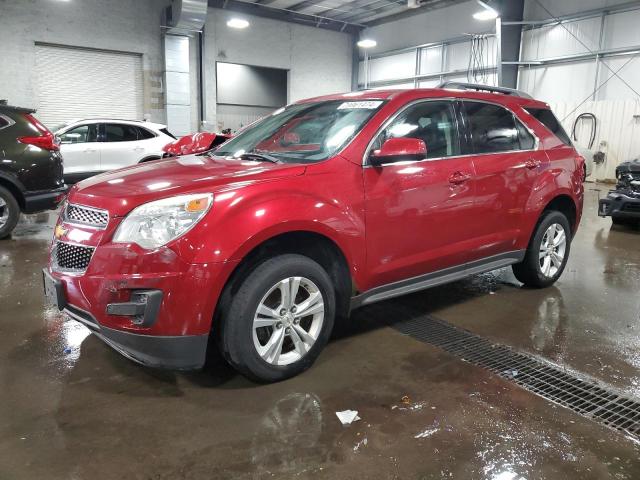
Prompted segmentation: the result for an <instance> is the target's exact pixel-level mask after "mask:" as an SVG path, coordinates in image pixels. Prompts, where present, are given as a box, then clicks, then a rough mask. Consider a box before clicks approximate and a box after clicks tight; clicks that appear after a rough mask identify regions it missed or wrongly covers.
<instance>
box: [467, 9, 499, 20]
mask: <svg viewBox="0 0 640 480" xmlns="http://www.w3.org/2000/svg"><path fill="white" fill-rule="evenodd" d="M473 18H475V19H476V20H494V19H496V18H498V12H496V11H495V10H494V9H493V8H485V9H484V10H480V11H479V12H476V13H474V14H473Z"/></svg>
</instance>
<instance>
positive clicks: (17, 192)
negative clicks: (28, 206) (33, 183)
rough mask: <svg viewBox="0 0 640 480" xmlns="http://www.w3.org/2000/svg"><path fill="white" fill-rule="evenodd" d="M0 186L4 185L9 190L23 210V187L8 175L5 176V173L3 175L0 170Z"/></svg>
mask: <svg viewBox="0 0 640 480" xmlns="http://www.w3.org/2000/svg"><path fill="white" fill-rule="evenodd" d="M0 187H4V188H6V189H7V190H9V191H10V192H11V194H12V195H13V196H14V197H15V199H16V201H17V202H18V205H20V210H24V207H25V201H24V195H23V194H22V190H23V189H22V188H21V186H20V185H19V184H18V183H17V182H16V181H15V180H13V179H11V178H10V177H7V176H6V175H3V174H2V173H1V172H0Z"/></svg>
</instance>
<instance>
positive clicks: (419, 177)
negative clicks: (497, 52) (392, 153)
mask: <svg viewBox="0 0 640 480" xmlns="http://www.w3.org/2000/svg"><path fill="white" fill-rule="evenodd" d="M392 137H410V138H419V139H421V140H424V142H425V144H426V146H427V155H426V157H425V158H424V159H422V160H417V161H407V162H400V163H389V164H386V165H383V166H380V167H377V166H376V167H374V166H371V165H365V167H364V169H363V172H364V187H365V202H366V207H365V208H366V230H367V232H366V242H367V266H368V270H369V272H370V273H371V275H372V279H373V283H374V284H375V285H374V286H378V285H383V284H387V283H391V282H394V281H397V280H400V279H405V278H410V277H414V276H418V275H421V274H425V273H429V272H432V271H436V270H441V269H444V268H447V267H451V266H454V265H459V264H462V263H464V262H465V261H466V260H467V251H468V249H469V244H470V242H472V241H473V236H474V232H473V231H472V230H470V229H469V228H468V223H469V221H470V218H471V217H473V209H474V182H473V178H474V170H473V161H472V158H471V157H470V156H463V155H461V150H460V148H461V146H460V135H459V131H458V121H457V116H456V113H455V108H454V102H452V101H450V100H424V101H420V102H417V103H414V104H411V105H409V106H407V107H405V108H404V109H402V110H401V111H400V113H398V114H397V116H396V117H395V118H394V119H392V120H391V121H390V122H389V123H388V124H387V125H386V126H385V127H384V128H383V129H382V131H381V132H380V133H379V134H378V136H377V138H376V139H375V140H374V142H373V144H372V145H371V146H370V148H369V152H370V151H372V150H376V149H378V148H380V146H381V145H382V143H384V141H385V140H386V139H388V138H392ZM369 152H367V155H368V154H369Z"/></svg>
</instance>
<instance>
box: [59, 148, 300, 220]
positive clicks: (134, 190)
mask: <svg viewBox="0 0 640 480" xmlns="http://www.w3.org/2000/svg"><path fill="white" fill-rule="evenodd" d="M304 171H305V166H304V165H299V164H283V163H269V162H253V161H246V160H227V159H224V158H220V157H210V156H208V155H189V156H184V157H178V158H171V159H167V160H157V161H153V162H147V163H142V164H139V165H135V166H133V167H128V168H124V169H121V170H115V171H113V172H109V173H103V174H101V175H96V176H95V177H91V178H89V179H87V180H84V181H82V182H80V183H78V184H76V185H75V186H74V187H73V188H72V190H71V192H70V193H69V201H70V202H71V203H78V204H81V205H86V206H89V207H96V208H103V209H107V210H109V212H110V213H111V215H114V216H121V215H126V214H127V213H129V212H130V211H131V210H132V209H133V208H135V207H137V206H138V205H141V204H143V203H147V202H151V201H153V200H159V199H161V198H166V197H171V196H174V195H180V194H184V193H197V192H216V191H219V190H222V189H225V187H227V186H233V187H237V186H239V185H246V184H251V183H255V182H259V181H264V180H271V179H276V178H282V177H290V176H295V175H302V174H303V173H304Z"/></svg>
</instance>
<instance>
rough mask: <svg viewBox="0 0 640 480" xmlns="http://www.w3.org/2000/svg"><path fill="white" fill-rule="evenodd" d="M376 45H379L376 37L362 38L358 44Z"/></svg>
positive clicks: (361, 45)
mask: <svg viewBox="0 0 640 480" xmlns="http://www.w3.org/2000/svg"><path fill="white" fill-rule="evenodd" d="M376 45H378V42H376V41H375V40H374V39H372V38H363V39H362V40H360V41H359V42H358V46H359V47H360V48H373V47H375V46H376Z"/></svg>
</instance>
